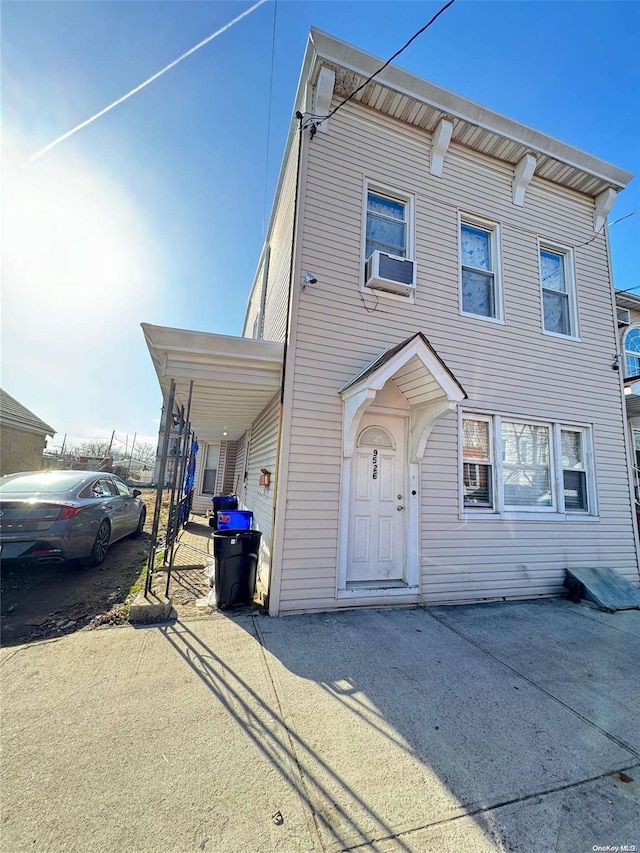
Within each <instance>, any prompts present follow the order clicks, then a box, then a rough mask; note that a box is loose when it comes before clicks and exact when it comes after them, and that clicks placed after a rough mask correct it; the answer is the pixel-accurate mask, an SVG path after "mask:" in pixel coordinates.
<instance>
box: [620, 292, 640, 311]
mask: <svg viewBox="0 0 640 853" xmlns="http://www.w3.org/2000/svg"><path fill="white" fill-rule="evenodd" d="M616 305H617V306H618V307H619V308H628V309H629V311H640V296H636V295H635V294H634V293H624V292H621V291H616Z"/></svg>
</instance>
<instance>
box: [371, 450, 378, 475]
mask: <svg viewBox="0 0 640 853" xmlns="http://www.w3.org/2000/svg"><path fill="white" fill-rule="evenodd" d="M371 464H372V468H373V473H372V476H373V479H374V480H377V479H378V451H377V450H374V451H373V455H372V457H371Z"/></svg>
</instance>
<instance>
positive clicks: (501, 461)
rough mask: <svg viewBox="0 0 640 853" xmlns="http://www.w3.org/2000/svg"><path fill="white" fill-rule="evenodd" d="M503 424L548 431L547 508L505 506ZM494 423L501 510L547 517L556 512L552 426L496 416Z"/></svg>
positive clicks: (556, 492)
mask: <svg viewBox="0 0 640 853" xmlns="http://www.w3.org/2000/svg"><path fill="white" fill-rule="evenodd" d="M503 422H506V423H510V424H522V425H523V426H535V427H542V428H543V429H546V430H548V433H549V488H550V490H551V504H550V505H549V506H527V507H524V506H520V505H518V504H507V503H506V502H505V499H504V454H503V441H502V424H503ZM495 423H496V447H497V448H498V449H497V451H496V458H497V460H498V463H499V472H500V474H499V476H500V481H499V483H498V493H499V494H500V498H501V501H500V505H501V508H502V509H503V510H504V511H505V512H508V513H510V514H513V513H526V514H527V515H529V514H530V513H536V514H538V513H542V514H545V515H548V514H549V513H556V512H558V476H557V471H556V468H557V464H556V462H557V460H556V456H557V451H556V447H557V445H556V442H555V434H554V429H553V424H552V423H549V422H548V421H537V420H534V419H532V418H510V417H507V416H497V417H496V419H495Z"/></svg>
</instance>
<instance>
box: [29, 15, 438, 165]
mask: <svg viewBox="0 0 640 853" xmlns="http://www.w3.org/2000/svg"><path fill="white" fill-rule="evenodd" d="M452 1H453V0H452ZM266 2H267V0H258V2H257V3H254V4H253V6H251V7H250V8H249V9H245V11H244V12H242V13H241V14H240V15H238V16H237V17H235V18H234V19H233V20H232V21H229V23H228V24H225V25H224V26H223V27H220V29H219V30H216V31H215V33H211V35H210V36H207V37H206V38H205V39H203V40H202V41H201V42H198V44H196V45H194V46H193V47H192V48H190V49H189V50H187V51H186V52H185V53H183V54H182V55H181V56H179V57H178V58H177V59H174V60H173V62H170V63H169V64H168V65H165V66H164V68H161V69H160V71H157V72H156V73H155V74H153V75H152V76H151V77H149V78H148V79H147V80H145V81H144V82H142V83H140V85H139V86H136V87H135V89H131V91H130V92H127V94H126V95H123V96H122V97H121V98H118V100H117V101H114V102H113V103H112V104H109V106H108V107H105V108H104V109H103V110H100V112H97V113H95V115H92V116H91V118H88V119H86V120H85V121H83V122H80V124H77V125H76V126H75V127H72V128H71V130H68V131H67V132H66V133H63V134H62V135H61V136H58V137H57V138H56V139H54V140H53V142H50V143H49V144H48V145H45V147H44V148H41V149H40V150H39V151H36V153H35V154H32V155H31V157H29V158H28V159H27V160H25V161H24V163H22V164H21V165H20V166H19V167H18V168H19V169H23V168H24V167H25V166H28V165H29V164H31V163H33V162H34V161H35V160H39V159H40V157H42V156H43V155H44V154H46V153H47V152H48V151H51V149H52V148H55V147H56V145H59V144H60V143H61V142H64V140H65V139H68V138H69V137H70V136H73V134H74V133H77V132H78V131H79V130H82V128H83V127H87V125H89V124H92V123H93V122H94V121H96V120H97V119H99V118H101V117H102V116H103V115H105V114H106V113H108V112H110V111H111V110H113V109H115V107H117V106H119V105H120V104H122V103H123V102H124V101H127V100H128V99H129V98H132V97H133V96H134V95H137V94H138V92H140V91H141V90H142V89H145V88H146V87H147V86H148V85H149V84H150V83H153V82H154V81H155V80H157V79H158V77H162V75H163V74H166V73H167V71H170V70H171V69H172V68H175V66H176V65H178V63H179V62H182V60H183V59H186V58H187V57H188V56H191V54H192V53H195V52H196V51H197V50H200V48H201V47H204V46H205V45H206V44H209V42H210V41H213V39H215V38H217V37H218V36H220V35H222V33H224V32H226V31H227V30H228V29H230V28H231V27H232V26H233V25H234V24H237V23H238V22H239V21H241V20H242V19H243V18H246V17H247V15H250V14H251V13H252V12H255V10H256V9H257V8H258V7H259V6H262V4H263V3H266Z"/></svg>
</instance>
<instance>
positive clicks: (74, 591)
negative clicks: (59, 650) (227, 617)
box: [0, 489, 251, 646]
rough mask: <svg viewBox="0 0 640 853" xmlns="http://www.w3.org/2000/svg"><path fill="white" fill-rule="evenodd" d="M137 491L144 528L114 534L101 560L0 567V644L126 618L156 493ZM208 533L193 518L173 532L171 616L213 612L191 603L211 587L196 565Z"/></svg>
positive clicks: (142, 566) (157, 582) (160, 585)
mask: <svg viewBox="0 0 640 853" xmlns="http://www.w3.org/2000/svg"><path fill="white" fill-rule="evenodd" d="M141 497H142V499H143V500H144V501H145V503H146V506H147V521H146V524H145V532H144V533H143V535H142V536H140V537H139V538H137V539H121V540H120V541H119V542H116V543H114V544H113V545H112V546H111V547H110V548H109V551H108V552H107V557H106V559H105V561H104V563H103V564H102V565H101V566H97V567H94V568H80V567H79V566H78V565H77V564H76V563H52V564H46V565H40V566H38V565H27V564H15V565H12V564H11V563H9V564H7V565H3V566H2V574H1V576H0V587H1V593H2V599H1V610H0V615H1V622H0V642H1V644H2V646H14V645H18V644H21V643H29V642H34V641H37V640H45V639H51V638H55V637H60V636H63V635H65V634H70V633H73V632H74V631H80V630H95V629H102V628H108V627H111V626H115V625H123V624H125V623H126V622H127V620H128V613H129V604H130V603H131V601H132V600H133V598H134V596H135V595H136V593H137V592H138V591H139V590H141V589H143V588H144V580H145V574H146V565H147V559H148V555H149V550H150V544H151V537H150V531H151V527H152V524H153V511H154V507H155V497H156V491H155V489H145V490H143V493H142V495H141ZM168 502H169V496H168V495H167V496H166V499H165V501H163V504H164V505H163V508H162V513H161V532H162V524H163V523H164V522H165V521H166V517H167V512H168ZM209 537H210V530H209V528H208V525H206V524H204V520H202V521H201V523H200V524H193V523H192V524H189V525H188V526H187V531H186V533H185V534H184V535H182V536H181V542H183V543H184V544H183V545H182V546H181V547H180V548H178V549H176V565H175V567H174V569H173V572H172V575H171V583H170V589H169V595H170V597H171V601H172V604H173V609H174V615H175V616H176V617H177V618H178V619H197V618H210V617H211V615H212V613H213V612H215V611H214V609H213V608H211V607H204V608H202V607H197V606H196V601H197V600H198V599H200V598H204V597H205V596H206V595H208V593H209V592H210V591H211V587H210V585H209V581H208V579H207V576H206V575H205V573H204V570H203V568H202V566H203V565H204V564H205V563H206V562H207V560H208V559H210V554H208V553H207V550H206V549H207V544H206V543H207V540H208V539H209ZM187 543H190V545H189V544H187ZM180 563H183V565H180ZM185 563H188V564H190V565H185ZM194 564H199V565H194ZM165 587H166V575H165V574H164V573H163V572H162V571H160V572H158V573H157V574H156V575H155V576H154V582H153V590H154V592H156V593H164V591H165ZM250 609H251V608H250ZM240 611H241V612H244V609H243V608H241V609H240Z"/></svg>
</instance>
